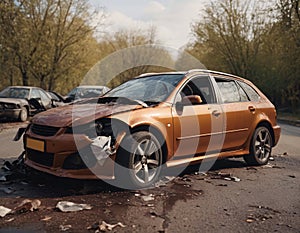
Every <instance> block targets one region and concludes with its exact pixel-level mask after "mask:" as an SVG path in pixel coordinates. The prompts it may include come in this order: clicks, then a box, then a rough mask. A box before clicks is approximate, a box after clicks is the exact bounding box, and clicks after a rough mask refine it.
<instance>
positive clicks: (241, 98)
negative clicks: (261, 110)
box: [214, 77, 255, 150]
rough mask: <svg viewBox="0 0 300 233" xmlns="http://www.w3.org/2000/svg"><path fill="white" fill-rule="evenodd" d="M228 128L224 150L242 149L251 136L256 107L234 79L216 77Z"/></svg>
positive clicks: (225, 123)
mask: <svg viewBox="0 0 300 233" xmlns="http://www.w3.org/2000/svg"><path fill="white" fill-rule="evenodd" d="M214 81H215V84H216V86H217V89H218V92H219V95H220V97H221V98H220V99H221V100H220V101H221V103H220V104H221V108H222V109H223V112H224V125H225V127H226V132H225V133H226V135H225V141H224V145H223V150H229V149H230V150H233V149H241V148H242V147H243V145H244V144H245V143H246V141H247V138H248V136H249V133H248V131H249V129H250V128H251V124H252V122H253V120H254V118H255V106H254V105H253V103H252V102H251V101H249V99H248V97H247V94H246V93H245V91H244V90H243V89H242V88H241V87H240V86H239V85H238V84H237V82H236V81H235V80H233V79H230V78H227V77H215V78H214Z"/></svg>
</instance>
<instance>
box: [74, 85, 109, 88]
mask: <svg viewBox="0 0 300 233" xmlns="http://www.w3.org/2000/svg"><path fill="white" fill-rule="evenodd" d="M104 87H106V86H96V85H81V86H78V87H75V88H104Z"/></svg>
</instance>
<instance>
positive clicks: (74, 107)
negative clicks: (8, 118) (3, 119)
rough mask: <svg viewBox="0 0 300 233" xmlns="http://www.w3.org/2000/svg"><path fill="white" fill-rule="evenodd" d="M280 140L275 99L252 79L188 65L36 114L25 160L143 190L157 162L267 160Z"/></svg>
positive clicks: (58, 172) (61, 173) (69, 174)
mask: <svg viewBox="0 0 300 233" xmlns="http://www.w3.org/2000/svg"><path fill="white" fill-rule="evenodd" d="M279 137H280V127H279V126H278V125H277V123H276V110H275V108H274V106H273V104H272V103H271V102H270V101H269V100H268V99H267V97H266V96H265V95H264V94H263V93H262V92H261V91H260V90H259V89H258V88H257V87H255V86H254V85H253V84H252V83H251V82H249V81H247V80H245V79H242V78H240V77H237V76H234V75H230V74H225V73H220V72H215V71H209V70H190V71H187V72H167V73H151V74H144V75H141V76H139V77H137V78H135V79H132V80H130V81H128V82H125V83H123V84H121V85H120V86H118V87H116V88H114V89H112V90H111V91H110V92H108V93H107V94H105V95H104V96H102V97H100V98H91V99H87V100H84V101H79V102H76V103H74V104H70V105H67V106H62V107H58V108H56V109H51V110H48V111H46V112H42V113H39V114H38V115H36V116H34V117H33V119H32V121H31V124H30V125H29V126H28V128H27V130H26V132H25V135H24V138H23V140H24V147H25V151H26V157H25V163H26V164H27V165H28V166H30V167H32V168H34V169H36V170H39V171H42V172H46V173H50V174H53V175H56V176H62V177H70V178H77V179H104V180H106V179H114V180H118V181H120V182H121V183H126V184H128V186H126V187H130V188H131V187H140V188H143V187H147V186H150V185H152V184H153V183H154V182H155V181H157V179H158V177H159V174H160V172H161V167H162V165H163V166H164V167H167V168H168V167H173V166H178V165H183V164H191V163H197V162H200V161H202V160H204V159H208V158H209V159H219V158H224V157H243V158H244V160H245V161H246V163H247V164H249V165H263V164H266V163H267V162H268V160H269V157H270V155H271V151H272V147H274V146H275V145H276V144H277V142H278V140H279Z"/></svg>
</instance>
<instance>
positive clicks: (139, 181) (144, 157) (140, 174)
mask: <svg viewBox="0 0 300 233" xmlns="http://www.w3.org/2000/svg"><path fill="white" fill-rule="evenodd" d="M121 147H122V148H121V149H120V151H119V152H118V155H117V164H116V176H117V177H116V178H117V180H118V183H120V181H121V183H120V184H121V185H122V188H127V189H136V188H146V187H149V186H151V185H152V184H154V183H155V182H156V181H157V179H158V177H159V174H160V170H161V167H160V166H161V164H162V157H163V153H162V149H161V146H160V143H159V141H158V140H157V138H156V137H155V136H154V135H153V134H151V133H149V132H146V131H141V132H136V133H133V134H132V135H130V136H129V137H127V138H126V139H124V141H123V142H122V143H121Z"/></svg>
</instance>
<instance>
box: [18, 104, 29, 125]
mask: <svg viewBox="0 0 300 233" xmlns="http://www.w3.org/2000/svg"><path fill="white" fill-rule="evenodd" d="M27 118H28V110H27V108H25V107H22V108H21V111H20V115H19V120H20V121H22V122H24V121H27Z"/></svg>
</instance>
